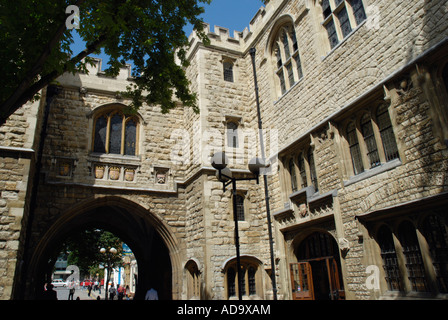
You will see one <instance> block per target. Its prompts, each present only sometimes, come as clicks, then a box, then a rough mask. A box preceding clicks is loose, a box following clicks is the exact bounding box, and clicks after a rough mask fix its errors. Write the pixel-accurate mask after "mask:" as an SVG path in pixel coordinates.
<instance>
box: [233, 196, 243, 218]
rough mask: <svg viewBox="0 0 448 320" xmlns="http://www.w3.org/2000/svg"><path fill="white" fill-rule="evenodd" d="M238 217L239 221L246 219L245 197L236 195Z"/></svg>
mask: <svg viewBox="0 0 448 320" xmlns="http://www.w3.org/2000/svg"><path fill="white" fill-rule="evenodd" d="M235 199H236V218H237V220H238V221H244V197H243V196H241V195H239V194H237V195H236V198H235Z"/></svg>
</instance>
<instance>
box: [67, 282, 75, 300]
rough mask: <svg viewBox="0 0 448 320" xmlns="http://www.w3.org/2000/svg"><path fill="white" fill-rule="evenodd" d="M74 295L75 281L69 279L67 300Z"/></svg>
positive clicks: (71, 298)
mask: <svg viewBox="0 0 448 320" xmlns="http://www.w3.org/2000/svg"><path fill="white" fill-rule="evenodd" d="M74 295H75V281H73V280H72V281H71V282H70V283H69V284H68V300H73V296H74Z"/></svg>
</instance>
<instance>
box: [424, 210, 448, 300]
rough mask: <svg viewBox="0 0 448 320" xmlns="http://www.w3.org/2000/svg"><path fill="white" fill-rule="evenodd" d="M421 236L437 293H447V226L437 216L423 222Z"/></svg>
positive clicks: (427, 218) (431, 216)
mask: <svg viewBox="0 0 448 320" xmlns="http://www.w3.org/2000/svg"><path fill="white" fill-rule="evenodd" d="M423 234H424V236H425V238H426V241H427V242H428V247H429V250H430V252H431V258H432V263H433V265H434V270H435V272H436V277H437V286H438V289H439V292H441V293H448V232H447V224H446V223H444V222H443V220H442V219H441V218H440V217H439V216H437V215H434V214H433V215H429V216H428V217H426V219H425V220H424V222H423Z"/></svg>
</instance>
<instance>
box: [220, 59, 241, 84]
mask: <svg viewBox="0 0 448 320" xmlns="http://www.w3.org/2000/svg"><path fill="white" fill-rule="evenodd" d="M221 64H222V79H223V80H224V81H225V82H226V83H235V82H236V81H237V80H238V68H237V60H236V59H235V58H232V57H229V56H222V58H221ZM229 66H230V67H231V68H229Z"/></svg>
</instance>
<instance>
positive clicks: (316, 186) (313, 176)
mask: <svg viewBox="0 0 448 320" xmlns="http://www.w3.org/2000/svg"><path fill="white" fill-rule="evenodd" d="M308 165H309V166H310V178H311V184H312V185H313V187H314V191H315V192H318V191H319V184H318V182H317V173H316V164H315V163H314V154H313V150H312V148H309V149H308Z"/></svg>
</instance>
